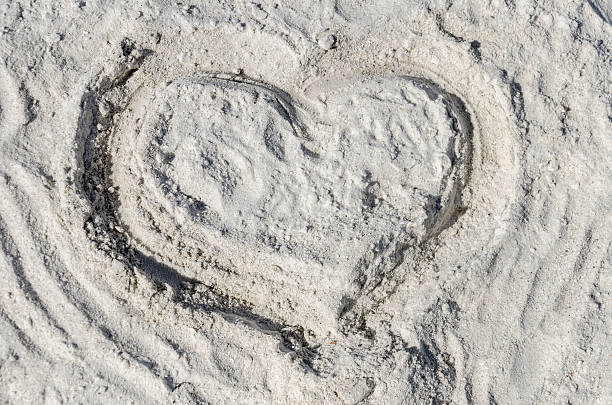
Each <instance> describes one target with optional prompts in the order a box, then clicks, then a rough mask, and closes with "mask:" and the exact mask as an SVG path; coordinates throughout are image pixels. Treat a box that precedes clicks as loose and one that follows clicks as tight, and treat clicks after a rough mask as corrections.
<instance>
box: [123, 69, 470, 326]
mask: <svg viewBox="0 0 612 405" xmlns="http://www.w3.org/2000/svg"><path fill="white" fill-rule="evenodd" d="M319 101H320V102H319V103H317V104H315V103H312V102H308V101H304V102H298V101H297V100H293V99H291V98H290V97H289V96H287V95H286V94H284V93H282V92H281V91H280V90H278V89H274V88H272V87H270V86H264V85H261V84H258V83H253V82H250V83H249V82H240V81H232V80H226V79H219V78H214V77H208V76H202V77H191V78H183V79H178V80H175V81H172V82H166V83H163V84H161V85H158V86H157V87H153V88H141V89H140V90H139V91H137V92H136V93H135V95H134V96H133V98H132V99H131V101H130V106H131V108H130V111H129V112H128V113H124V114H122V116H121V120H120V121H119V123H118V126H117V128H116V131H115V133H114V135H113V136H112V138H111V145H113V146H112V147H111V149H112V150H113V153H112V155H113V156H112V177H111V180H112V184H114V185H116V186H117V187H118V189H119V197H118V199H119V204H118V208H117V215H118V217H119V219H120V221H121V222H122V224H124V227H125V228H126V231H127V233H128V234H129V235H130V237H131V238H132V239H133V241H134V243H135V244H136V245H137V246H138V247H139V248H140V249H142V250H143V251H146V252H148V253H149V254H151V255H153V256H154V257H156V258H157V259H158V260H160V261H161V262H163V263H166V264H168V265H170V266H172V267H173V268H179V269H181V270H180V273H181V274H182V275H183V276H185V277H188V278H191V279H194V280H198V281H199V282H204V283H206V284H207V285H210V286H213V287H214V288H216V289H218V290H221V291H224V292H226V293H227V294H228V295H232V296H234V297H238V298H240V299H242V300H244V301H247V302H250V303H252V304H253V305H254V306H255V307H256V308H258V310H259V311H260V312H262V313H264V314H265V315H266V316H269V317H270V318H272V319H278V313H279V312H280V313H282V314H283V316H282V318H283V321H285V322H288V323H295V324H300V325H305V324H306V325H307V326H308V328H309V329H311V330H313V331H315V333H320V334H324V333H329V331H330V330H334V329H335V328H336V327H337V322H338V314H339V313H341V312H342V311H343V310H345V309H346V308H345V307H346V306H347V302H350V301H351V300H353V298H351V297H356V296H358V295H360V294H362V293H363V291H364V290H372V289H373V288H374V287H375V286H376V283H377V280H378V282H379V278H380V277H382V275H385V274H389V273H390V272H392V271H393V269H394V268H395V267H397V266H398V265H400V264H401V261H402V260H403V251H404V250H405V249H407V248H408V247H409V246H412V245H416V244H417V243H419V242H420V241H423V240H425V239H426V238H427V237H428V236H430V234H431V233H432V232H434V231H435V228H436V227H437V226H438V225H439V219H440V217H441V216H445V217H448V216H451V215H452V213H451V211H452V210H453V209H454V207H453V203H454V201H453V198H452V197H451V194H453V193H454V191H456V190H455V188H456V187H454V186H455V184H454V183H455V182H456V180H455V178H456V173H455V172H456V170H457V167H456V164H457V162H458V161H462V160H461V159H457V156H458V155H459V154H460V153H461V151H462V146H461V144H460V140H461V139H462V133H461V131H462V128H461V127H462V125H458V118H457V115H456V111H455V110H454V109H453V106H452V100H450V99H449V98H448V97H446V96H445V95H444V93H443V92H441V91H439V89H437V88H435V86H433V85H430V84H428V83H426V82H424V81H421V80H418V79H414V78H408V77H387V78H377V79H367V80H363V81H361V82H357V83H354V84H353V85H352V86H350V87H346V88H339V89H331V90H330V91H329V92H328V93H327V94H326V96H325V97H324V99H323V100H319ZM313 117H316V118H313ZM463 129H465V128H463ZM453 190H454V191H453ZM321 284H325V289H326V290H329V291H332V293H331V294H320V293H319V290H320V286H321ZM347 297H348V298H347Z"/></svg>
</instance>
